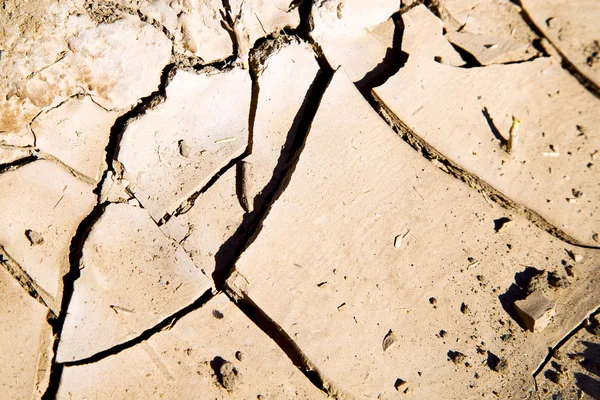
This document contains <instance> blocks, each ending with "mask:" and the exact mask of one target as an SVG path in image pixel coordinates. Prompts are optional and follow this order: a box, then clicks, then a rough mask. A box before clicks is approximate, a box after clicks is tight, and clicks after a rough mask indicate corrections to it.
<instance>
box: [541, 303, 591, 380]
mask: <svg viewBox="0 0 600 400" xmlns="http://www.w3.org/2000/svg"><path fill="white" fill-rule="evenodd" d="M599 314H600V308H597V309H596V310H594V311H592V312H591V313H590V314H588V316H587V317H585V318H584V320H583V321H581V323H580V324H579V325H577V326H576V327H575V328H573V329H572V330H571V331H570V332H569V333H567V334H566V335H565V336H564V337H563V338H562V339H561V340H560V341H559V342H558V343H557V344H556V345H555V346H554V347H550V348H548V354H547V355H546V357H545V358H544V360H543V361H542V362H541V363H540V365H539V366H538V367H537V369H536V370H535V371H534V372H533V379H535V378H537V376H538V375H539V374H540V372H542V370H543V369H544V368H546V365H548V363H549V362H550V361H551V360H552V358H553V357H554V356H555V354H556V352H557V351H558V350H559V349H560V348H561V347H562V346H564V345H565V343H567V342H568V341H569V340H570V339H571V338H572V337H573V336H575V335H576V334H577V333H578V332H579V331H581V330H582V329H583V328H585V327H586V326H588V325H589V324H590V323H593V321H594V317H596V315H599Z"/></svg>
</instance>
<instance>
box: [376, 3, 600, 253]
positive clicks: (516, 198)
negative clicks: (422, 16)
mask: <svg viewBox="0 0 600 400" xmlns="http://www.w3.org/2000/svg"><path fill="white" fill-rule="evenodd" d="M415 10H416V9H414V10H411V11H409V12H408V13H407V14H405V17H406V18H407V19H408V18H410V17H411V15H412V13H413V11H415ZM416 21H417V20H415V22H416ZM422 35H423V32H422V30H420V28H419V27H418V25H417V24H414V26H413V25H410V26H409V25H408V24H407V29H406V31H405V33H404V41H403V49H404V51H406V52H408V53H409V57H408V61H407V63H406V65H405V66H404V67H403V68H402V69H400V71H399V72H398V73H397V74H396V75H394V76H393V77H391V78H390V79H389V80H388V81H387V82H386V83H385V84H384V85H382V86H380V87H377V88H375V89H374V93H375V94H376V96H377V97H378V100H379V102H380V104H381V105H382V106H383V107H384V109H385V112H386V113H387V114H388V115H389V116H390V118H389V119H390V122H391V123H392V124H395V125H396V126H397V127H398V129H399V130H400V131H401V132H402V133H403V134H406V135H408V139H409V140H410V141H413V142H414V143H415V144H416V145H417V146H419V147H424V148H425V149H426V150H427V151H428V152H429V153H433V155H434V156H437V157H441V158H446V159H447V160H448V161H449V162H450V163H451V164H452V165H453V166H455V167H456V168H457V169H459V170H462V171H464V173H463V175H464V178H465V179H466V180H467V181H471V182H473V181H475V182H476V181H477V180H481V181H483V182H485V183H486V184H489V185H490V186H491V187H492V188H493V189H491V190H492V191H493V192H500V193H501V194H502V196H504V197H506V198H508V199H510V200H509V203H510V202H512V205H513V206H515V207H517V208H518V207H520V206H521V205H523V206H525V207H527V208H528V209H529V210H533V211H534V212H535V213H537V214H539V215H541V218H540V217H537V216H534V217H535V218H537V219H538V220H539V221H541V222H540V225H541V226H543V227H544V225H546V229H549V230H554V231H556V229H554V228H553V227H548V226H547V225H548V223H549V224H551V225H553V226H554V227H557V228H558V229H560V230H561V231H562V232H564V233H566V235H568V236H570V237H571V238H574V239H569V238H568V237H566V236H564V235H563V236H564V237H565V238H567V239H568V240H572V241H577V242H579V243H582V244H585V245H592V246H593V245H597V243H596V241H594V240H593V239H592V237H593V235H594V234H596V233H598V232H599V231H600V212H599V210H598V201H597V199H598V198H600V187H599V186H598V185H597V182H598V181H599V180H600V175H599V174H598V172H597V171H598V169H597V168H596V166H595V165H594V164H595V163H594V159H595V158H596V153H597V152H598V149H600V131H599V130H598V126H600V114H598V112H597V110H598V107H599V106H600V102H599V101H598V99H596V98H595V97H594V96H593V95H591V94H590V93H589V92H587V91H586V90H585V89H584V88H583V87H582V86H581V85H579V83H578V82H577V81H576V80H575V79H574V78H573V77H572V76H571V75H570V74H569V73H568V72H566V71H565V70H563V69H562V68H561V66H560V64H559V63H558V61H557V60H554V59H553V58H540V59H537V60H534V61H532V62H526V63H520V64H511V65H493V66H489V67H485V68H470V69H463V68H453V67H450V66H446V65H442V64H440V63H437V62H435V61H434V59H433V58H432V57H431V53H429V49H430V45H429V43H430V42H431V43H435V42H438V41H439V37H438V38H436V37H434V36H431V37H430V38H429V41H423V40H422V39H423V38H422ZM442 40H443V39H442ZM423 49H424V50H423ZM459 94H460V101H456V99H457V96H458V95H459ZM513 116H514V117H515V118H517V119H518V120H520V126H519V127H518V131H517V132H516V133H517V134H518V142H516V138H514V139H515V140H513V142H516V143H515V144H514V145H513V146H512V150H511V151H510V152H509V151H507V147H509V143H508V142H509V137H510V135H509V132H510V131H511V124H512V117H513ZM461 173H462V172H461ZM488 194H489V193H488ZM525 212H528V211H525ZM542 219H543V220H545V221H543V220H542ZM546 221H547V222H546ZM557 234H558V235H560V234H561V233H560V232H557Z"/></svg>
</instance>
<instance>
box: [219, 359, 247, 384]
mask: <svg viewBox="0 0 600 400" xmlns="http://www.w3.org/2000/svg"><path fill="white" fill-rule="evenodd" d="M241 378H242V376H241V374H240V372H239V371H238V369H237V368H236V367H235V365H233V363H232V362H230V361H225V362H224V363H223V365H221V368H219V381H220V382H221V384H222V385H223V387H224V388H225V389H227V390H229V391H233V390H235V389H236V388H237V386H238V385H239V383H240V380H241Z"/></svg>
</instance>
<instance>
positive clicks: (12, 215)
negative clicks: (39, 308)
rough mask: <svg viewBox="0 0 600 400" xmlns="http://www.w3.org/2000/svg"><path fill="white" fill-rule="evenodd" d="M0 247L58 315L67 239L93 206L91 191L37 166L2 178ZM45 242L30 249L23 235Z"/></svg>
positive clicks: (58, 171)
mask: <svg viewBox="0 0 600 400" xmlns="http://www.w3.org/2000/svg"><path fill="white" fill-rule="evenodd" d="M0 187H1V188H2V191H1V192H0V225H1V226H2V229H0V244H2V246H3V247H4V248H5V250H6V252H7V253H8V254H9V255H10V256H11V257H13V258H14V259H15V261H16V262H17V263H18V264H19V265H20V266H21V267H22V268H23V269H24V270H25V271H26V272H27V273H28V274H29V275H30V276H31V278H32V279H33V280H34V281H35V282H36V283H37V284H38V285H39V286H40V287H41V288H42V289H43V290H44V291H45V293H42V297H43V298H44V301H45V302H46V304H48V305H49V306H50V307H51V308H52V309H53V310H54V311H55V312H56V313H57V314H58V311H59V309H60V304H61V298H62V288H63V276H64V275H65V274H66V273H67V272H68V271H69V269H70V263H69V252H70V250H69V249H70V246H71V239H72V237H73V236H75V232H76V231H77V228H78V226H79V224H80V223H81V221H82V220H83V219H84V218H85V217H86V216H87V215H88V214H89V213H90V211H91V210H92V208H93V207H94V204H95V202H96V196H94V194H93V193H92V189H93V188H92V187H91V186H89V185H87V184H85V183H83V182H81V181H80V180H78V179H77V178H75V177H74V176H73V175H71V174H70V173H69V172H68V171H66V170H65V169H64V168H63V167H61V166H59V165H57V164H55V163H52V162H50V161H45V160H40V161H35V162H33V163H30V164H27V165H24V166H22V167H20V168H18V169H16V170H13V171H9V172H5V173H3V174H1V175H0ZM28 230H31V231H33V232H36V234H37V235H39V236H40V237H41V238H42V239H43V241H42V242H40V243H39V244H34V243H32V242H31V241H30V240H29V239H28V237H27V234H26V232H27V231H28Z"/></svg>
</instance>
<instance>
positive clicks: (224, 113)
mask: <svg viewBox="0 0 600 400" xmlns="http://www.w3.org/2000/svg"><path fill="white" fill-rule="evenodd" d="M250 92H251V81H250V77H249V76H248V74H247V73H246V72H245V71H243V70H241V69H232V70H229V71H227V72H222V73H212V74H200V75H197V74H194V73H190V72H185V71H181V70H180V71H178V72H177V73H176V75H175V77H174V78H173V80H172V81H171V83H170V84H169V86H167V89H166V94H167V100H166V101H165V102H164V103H162V104H160V105H158V106H156V107H155V108H154V109H152V110H151V111H148V112H147V113H146V114H145V115H143V116H142V117H140V118H139V119H137V120H135V121H133V122H131V123H129V125H128V126H127V129H126V130H125V132H124V134H123V138H122V140H121V143H120V148H119V154H118V160H119V161H120V162H121V163H123V166H124V168H125V173H124V175H123V176H124V178H125V179H126V180H127V181H128V182H129V189H130V190H131V191H132V192H133V193H134V194H135V196H136V198H137V199H138V200H139V201H140V202H141V203H142V204H143V206H144V207H145V208H146V209H147V210H148V212H149V213H150V215H151V216H152V218H154V220H155V221H159V220H160V219H161V218H162V217H163V216H164V215H165V214H170V213H172V212H174V211H175V210H176V209H177V208H178V207H179V206H180V204H181V203H182V202H184V201H185V200H186V199H187V198H188V197H189V196H190V195H192V194H193V193H194V192H195V191H197V190H199V189H200V188H202V186H204V185H205V184H206V183H207V182H208V181H209V180H210V179H211V178H212V176H213V175H214V174H215V173H217V172H218V171H219V170H220V169H221V168H223V167H224V166H225V165H227V164H228V163H229V162H230V161H231V160H232V159H233V158H235V157H238V156H240V155H241V154H242V153H243V152H244V150H245V149H246V147H247V146H248V113H249V111H250V97H251V93H250Z"/></svg>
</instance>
